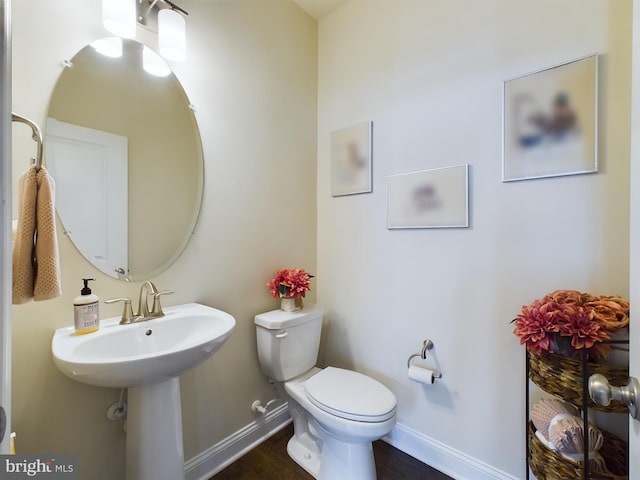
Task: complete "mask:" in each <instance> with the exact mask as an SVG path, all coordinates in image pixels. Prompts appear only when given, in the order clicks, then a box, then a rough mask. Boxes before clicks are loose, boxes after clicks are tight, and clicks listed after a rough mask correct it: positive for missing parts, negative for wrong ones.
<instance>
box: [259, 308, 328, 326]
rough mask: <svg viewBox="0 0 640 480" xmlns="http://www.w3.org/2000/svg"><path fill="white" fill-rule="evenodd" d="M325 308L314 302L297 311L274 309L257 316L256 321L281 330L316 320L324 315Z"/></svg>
mask: <svg viewBox="0 0 640 480" xmlns="http://www.w3.org/2000/svg"><path fill="white" fill-rule="evenodd" d="M323 313H324V309H323V308H322V307H318V306H316V305H313V304H309V305H305V306H304V308H303V309H301V310H296V311H295V312H285V311H284V310H272V311H270V312H265V313H261V314H259V315H256V316H255V319H254V323H255V324H256V325H260V326H261V327H264V328H266V329H268V330H281V329H283V328H291V327H295V326H296V325H302V324H303V323H307V322H310V321H312V320H316V319H317V318H318V317H322V315H323Z"/></svg>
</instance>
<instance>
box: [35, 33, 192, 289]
mask: <svg viewBox="0 0 640 480" xmlns="http://www.w3.org/2000/svg"><path fill="white" fill-rule="evenodd" d="M114 45H115V51H114ZM150 60H152V61H153V62H154V63H153V64H149V61H150ZM143 66H144V68H143ZM148 72H152V73H148ZM45 132H46V136H45V160H46V165H47V169H48V170H49V171H50V173H51V175H52V176H53V178H54V180H55V182H56V210H57V212H58V216H59V217H60V221H61V222H62V225H63V227H64V233H65V235H68V236H69V238H70V239H71V240H72V242H73V244H74V245H75V246H76V248H77V249H78V250H79V251H80V253H82V255H83V256H84V257H85V258H86V259H87V260H89V262H91V264H93V265H94V266H95V267H96V268H98V269H100V270H101V271H103V272H104V273H106V274H107V275H110V276H112V277H115V278H121V279H123V280H143V279H146V278H149V277H152V276H154V275H157V274H158V273H160V272H162V271H163V270H165V269H166V268H167V267H169V265H171V264H172V263H173V262H174V261H175V259H176V258H177V257H178V256H179V255H180V253H181V252H182V251H183V250H184V248H185V246H186V245H187V243H188V241H189V239H190V238H191V236H192V234H193V230H194V228H195V224H196V221H197V218H198V212H199V210H200V203H201V200H202V190H203V181H204V178H203V177H204V173H203V169H204V166H203V158H202V144H201V141H200V134H199V131H198V126H197V123H196V119H195V115H194V113H193V109H192V108H191V105H190V104H189V100H188V98H187V95H186V94H185V92H184V89H183V88H182V86H181V85H180V82H179V81H178V79H177V78H176V76H175V75H174V74H173V73H171V71H170V69H169V67H168V66H167V65H166V63H165V62H164V61H163V60H162V59H161V58H160V57H159V56H158V55H156V54H155V53H154V52H153V51H152V50H151V49H149V48H148V47H145V46H143V45H142V44H140V43H138V42H136V41H134V40H120V39H118V38H111V39H103V40H101V41H98V42H94V43H92V44H91V45H88V46H86V47H85V48H83V49H82V50H81V51H80V52H78V53H77V54H76V55H75V56H74V57H73V58H72V59H71V61H70V62H68V63H67V65H66V68H65V69H64V70H63V72H62V74H61V75H60V78H59V79H58V82H57V84H56V87H55V89H54V91H53V94H52V97H51V102H50V105H49V112H48V119H47V125H46V129H45Z"/></svg>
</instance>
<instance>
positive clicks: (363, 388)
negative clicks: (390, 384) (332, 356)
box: [304, 367, 396, 422]
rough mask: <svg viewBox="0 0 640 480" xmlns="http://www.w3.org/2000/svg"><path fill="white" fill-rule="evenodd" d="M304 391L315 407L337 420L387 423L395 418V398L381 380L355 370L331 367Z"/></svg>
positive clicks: (310, 381)
mask: <svg viewBox="0 0 640 480" xmlns="http://www.w3.org/2000/svg"><path fill="white" fill-rule="evenodd" d="M304 387H305V392H306V396H307V398H308V399H309V401H311V403H313V404H314V405H315V406H316V407H318V408H320V409H322V410H324V411H325V412H327V413H330V414H332V415H335V416H337V417H341V418H345V419H348V420H356V421H360V422H383V421H385V420H388V419H389V418H391V417H392V416H393V415H395V409H396V397H395V395H394V394H393V393H392V392H391V391H390V390H389V389H388V388H387V387H385V386H384V385H383V384H381V383H380V382H378V381H377V380H374V379H373V378H371V377H368V376H366V375H363V374H361V373H358V372H354V371H352V370H345V369H342V368H336V367H327V368H325V369H324V370H322V371H320V372H318V373H317V374H315V375H313V376H312V377H311V378H309V379H308V380H307V381H306V382H304Z"/></svg>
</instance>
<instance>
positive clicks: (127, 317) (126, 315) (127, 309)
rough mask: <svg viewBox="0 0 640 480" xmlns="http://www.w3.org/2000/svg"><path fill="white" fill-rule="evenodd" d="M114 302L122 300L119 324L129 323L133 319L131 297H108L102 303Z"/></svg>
mask: <svg viewBox="0 0 640 480" xmlns="http://www.w3.org/2000/svg"><path fill="white" fill-rule="evenodd" d="M116 302H124V310H123V311H122V318H121V320H120V325H124V324H126V323H131V322H132V321H133V319H134V315H133V309H132V308H131V299H130V298H126V297H119V298H110V299H109V300H105V301H104V303H116Z"/></svg>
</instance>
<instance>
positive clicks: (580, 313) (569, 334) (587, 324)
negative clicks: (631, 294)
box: [513, 290, 629, 359]
mask: <svg viewBox="0 0 640 480" xmlns="http://www.w3.org/2000/svg"><path fill="white" fill-rule="evenodd" d="M514 322H515V326H516V328H515V330H514V331H513V333H514V334H515V335H517V336H518V337H520V344H521V345H526V348H527V349H529V350H531V351H533V352H536V353H540V352H541V351H543V350H545V351H548V352H552V353H559V354H562V355H565V356H568V357H576V356H577V355H578V351H579V350H581V349H586V350H587V351H588V354H589V357H590V358H593V359H605V358H607V357H608V355H609V345H605V344H603V342H605V341H607V340H610V339H611V335H612V334H614V333H615V332H616V331H618V330H620V329H623V328H625V327H627V326H628V325H629V301H628V300H625V299H623V298H621V297H618V296H597V297H596V296H593V295H590V294H588V293H582V292H578V291H576V290H556V291H555V292H552V293H550V294H548V295H546V296H544V297H543V298H541V299H539V300H534V301H533V302H532V303H531V304H530V305H525V306H523V307H522V312H521V313H520V314H519V315H518V316H517V317H516V318H515V319H514Z"/></svg>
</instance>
